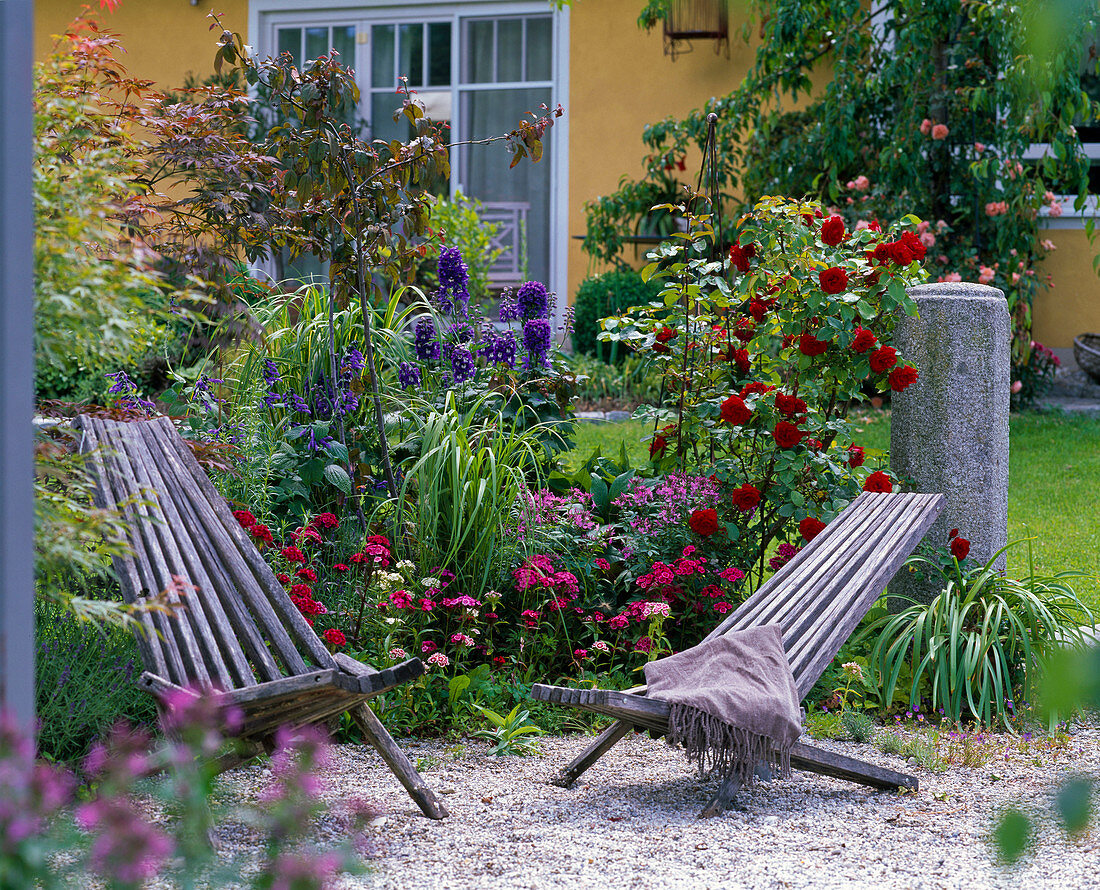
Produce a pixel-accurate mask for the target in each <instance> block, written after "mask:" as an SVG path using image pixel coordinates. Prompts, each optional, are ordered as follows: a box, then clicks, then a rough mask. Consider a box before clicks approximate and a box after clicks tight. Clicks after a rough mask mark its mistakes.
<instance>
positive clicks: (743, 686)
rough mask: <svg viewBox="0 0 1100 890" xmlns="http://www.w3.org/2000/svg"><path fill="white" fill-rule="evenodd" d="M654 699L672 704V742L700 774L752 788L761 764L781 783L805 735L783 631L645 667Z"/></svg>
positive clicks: (732, 637) (743, 636) (737, 634)
mask: <svg viewBox="0 0 1100 890" xmlns="http://www.w3.org/2000/svg"><path fill="white" fill-rule="evenodd" d="M645 679H646V685H647V687H648V690H647V692H646V697H647V698H655V699H660V700H661V701H667V702H669V703H670V704H671V705H672V711H671V713H670V714H669V721H668V722H669V732H668V743H669V744H670V745H676V744H680V745H683V746H684V750H685V752H686V753H687V756H688V759H689V760H691V761H693V762H695V763H696V764H698V767H699V771H700V773H701V774H708V775H709V774H712V773H718V774H719V775H720V776H721V777H722V778H723V779H725V778H728V777H729V776H731V775H737V776H739V777H740V779H741V781H742V783H743V784H745V785H749V784H751V783H752V777H753V770H754V768H755V767H756V764H757V763H759V762H760V761H766V762H767V763H769V764H770V765H771V766H772V767H773V768H774V769H775V770H776V771H777V772H778V774H779V775H781V776H787V775H789V774H790V771H791V757H790V752H791V746H792V745H793V744H794V743H795V742H796V741H798V737H799V735H800V734H801V732H802V720H801V712H800V709H799V704H798V693H797V692H796V691H795V686H794V677H793V676H792V674H791V666H790V664H789V663H788V662H787V656H786V654H785V653H784V651H783V638H782V635H781V634H780V631H779V627H778V625H775V624H769V625H766V626H764V627H754V628H750V629H748V630H739V631H733V632H731V633H728V634H724V635H723V636H720V637H715V638H714V639H713V640H710V641H708V642H705V643H701V644H700V645H698V646H695V647H693V648H691V649H687V650H685V651H683V652H680V653H678V654H676V655H672V656H669V657H668V658H662V659H659V660H657V661H653V662H650V663H649V664H647V665H646V666H645Z"/></svg>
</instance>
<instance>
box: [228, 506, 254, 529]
mask: <svg viewBox="0 0 1100 890" xmlns="http://www.w3.org/2000/svg"><path fill="white" fill-rule="evenodd" d="M233 518H234V519H236V520H237V522H239V523H240V524H241V528H252V526H254V525H255V524H256V517H255V516H253V515H252V514H251V513H250V512H249V511H248V510H234V511H233Z"/></svg>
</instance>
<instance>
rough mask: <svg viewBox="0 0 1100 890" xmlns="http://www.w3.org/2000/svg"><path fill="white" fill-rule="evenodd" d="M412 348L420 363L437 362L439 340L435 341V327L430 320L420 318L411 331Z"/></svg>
mask: <svg viewBox="0 0 1100 890" xmlns="http://www.w3.org/2000/svg"><path fill="white" fill-rule="evenodd" d="M413 348H414V349H415V350H416V357H417V358H418V359H420V361H422V362H434V361H439V340H438V339H436V335H435V325H433V324H432V320H431V319H430V318H427V317H424V318H421V319H420V320H419V321H418V322H417V323H416V327H415V328H414V331H413Z"/></svg>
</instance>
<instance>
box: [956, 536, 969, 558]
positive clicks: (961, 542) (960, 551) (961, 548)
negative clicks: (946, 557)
mask: <svg viewBox="0 0 1100 890" xmlns="http://www.w3.org/2000/svg"><path fill="white" fill-rule="evenodd" d="M969 552H970V542H969V541H968V540H966V538H953V539H952V540H951V555H952V556H953V557H955V559H958V560H963V559H966V555H967V554H968V553H969Z"/></svg>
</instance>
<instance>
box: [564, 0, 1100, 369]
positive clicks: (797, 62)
mask: <svg viewBox="0 0 1100 890" xmlns="http://www.w3.org/2000/svg"><path fill="white" fill-rule="evenodd" d="M671 2H672V0H649V2H647V3H646V4H645V8H644V10H643V12H642V15H641V17H640V19H639V22H640V24H641V25H643V26H645V27H653V26H654V25H655V24H657V23H659V22H660V21H661V20H662V19H663V17H664V15H665V13H666V12H667V10H668V8H669V6H670V4H671ZM751 7H752V10H753V15H754V18H753V19H750V20H749V22H748V23H747V24H746V28H745V32H744V33H745V34H746V35H748V34H749V33H753V32H755V33H756V34H758V36H759V43H757V44H756V49H755V64H754V65H753V67H752V68H751V69H750V70H749V72H748V74H747V75H746V76H745V79H744V80H743V81H742V82H741V83H740V84H737V85H731V86H734V89H733V90H732V92H730V93H729V94H728V95H726V96H720V97H717V98H712V99H710V100H709V101H708V102H707V103H706V105H705V106H704V107H702V108H699V109H696V110H694V111H692V112H691V113H690V114H688V115H687V116H686V117H685V118H683V119H682V120H677V119H674V118H666V119H665V120H662V121H658V122H655V123H654V124H652V125H650V126H648V127H646V129H645V133H644V140H645V143H646V146H647V151H648V158H647V162H646V163H647V171H646V174H645V177H644V178H643V179H642V180H640V181H631V180H630V179H629V178H626V179H624V180H623V182H622V183H620V187H619V189H618V190H617V191H615V192H613V193H612V194H610V195H608V196H606V197H601V198H599V199H598V200H596V201H594V202H592V203H591V204H590V205H589V206H588V235H587V237H586V239H585V249H586V250H588V251H589V253H591V254H592V255H593V256H596V257H598V258H601V259H606V260H611V259H613V258H614V257H615V256H617V254H618V252H619V251H620V250H621V247H622V234H624V233H627V232H630V231H632V229H633V226H634V224H635V220H636V219H637V218H638V216H639V215H640V214H644V213H646V212H647V211H648V210H649V204H650V203H652V202H650V201H646V197H647V196H648V195H649V194H651V192H652V186H653V185H654V184H656V183H659V182H660V181H662V178H663V177H665V176H666V172H665V171H666V170H667V168H668V166H669V165H670V164H672V163H674V162H675V161H676V160H678V159H680V158H682V157H683V156H684V154H685V153H686V152H687V151H688V150H689V149H690V148H691V147H692V146H695V147H697V148H701V147H702V146H703V144H704V141H705V139H706V136H707V123H706V121H707V115H708V114H710V113H712V112H713V113H716V114H717V115H718V117H719V126H718V147H719V150H718V152H717V171H718V176H719V183H718V187H719V188H720V189H721V191H722V192H723V193H729V194H734V193H739V194H740V195H742V196H743V199H744V201H745V202H746V206H751V205H752V203H753V202H755V201H756V200H757V199H759V198H760V196H762V195H768V194H788V195H807V194H808V195H810V196H812V197H814V198H817V199H819V200H821V201H823V202H825V203H826V204H829V205H833V206H834V207H835V208H836V212H837V213H839V214H840V215H841V216H843V217H844V218H845V220H846V222H847V224H848V225H849V226H853V225H855V223H856V222H857V221H858V220H866V221H870V220H873V219H876V218H877V219H880V220H890V219H896V218H899V217H900V216H902V215H904V214H907V213H913V214H915V215H917V216H918V217H919V218H920V219H921V220H923V221H925V226H924V229H923V230H922V231H921V232H919V234H920V235H921V238H922V240H923V241H924V243H925V246H926V247H927V248H928V256H927V260H926V265H927V267H928V269H929V272H930V274H931V275H932V277H934V278H939V279H941V280H954V281H958V280H960V279H962V280H967V281H978V282H981V283H983V284H991V285H994V286H996V287H999V288H1001V289H1002V290H1004V292H1005V294H1006V296H1007V298H1008V303H1009V309H1010V311H1011V312H1012V316H1013V319H1014V324H1015V336H1014V340H1013V353H1012V357H1013V364H1014V367H1015V370H1014V379H1020V374H1021V371H1020V369H1021V368H1023V367H1025V366H1026V365H1027V363H1028V361H1029V355H1030V348H1031V346H1030V344H1031V306H1032V304H1033V302H1034V300H1035V299H1036V297H1038V296H1039V295H1040V294H1041V293H1043V292H1044V291H1045V290H1046V289H1047V288H1048V287H1049V286H1051V284H1050V282H1049V281H1048V280H1046V279H1045V278H1043V277H1042V276H1040V275H1039V274H1038V273H1037V270H1036V264H1037V263H1038V262H1039V261H1040V260H1041V259H1042V258H1043V257H1044V256H1046V255H1047V254H1048V253H1049V252H1050V251H1051V250H1052V249H1054V245H1053V244H1052V243H1051V242H1050V241H1048V240H1046V239H1043V238H1041V237H1040V231H1039V230H1040V226H1041V224H1042V222H1043V216H1044V215H1049V216H1058V215H1060V214H1061V213H1062V212H1063V210H1064V209H1067V208H1065V207H1063V202H1062V201H1061V200H1060V199H1059V196H1064V195H1069V196H1072V198H1071V199H1072V201H1073V203H1074V206H1075V207H1077V208H1078V209H1081V208H1082V207H1083V206H1084V203H1085V200H1086V197H1087V193H1088V169H1089V159H1088V157H1087V154H1086V151H1085V149H1084V147H1083V146H1082V144H1081V138H1080V135H1079V133H1078V127H1080V126H1082V125H1088V124H1091V123H1093V122H1094V121H1095V120H1096V119H1097V116H1098V110H1100V107H1098V104H1097V99H1098V98H1100V93H1097V92H1096V90H1095V84H1096V82H1097V79H1096V71H1097V57H1096V54H1095V53H1093V52H1087V51H1086V46H1087V40H1089V39H1091V38H1090V36H1091V35H1095V33H1096V30H1095V29H1096V27H1097V25H1098V23H1100V7H1097V5H1096V4H1095V3H1083V2H1077V0H1066V2H1061V3H1058V4H1055V5H1051V4H1046V3H1039V2H1003V3H981V2H973V0H943V2H935V3H929V2H927V0H882V2H879V0H876V2H874V3H866V2H864V0H775V2H768V3H753V4H751ZM750 26H751V27H750ZM1086 87H1088V88H1089V89H1088V90H1086ZM1035 145H1039V146H1043V145H1045V146H1047V149H1046V150H1045V151H1044V152H1043V153H1042V157H1041V158H1040V159H1039V160H1035V159H1034V158H1035V155H1034V154H1033V152H1032V146H1035ZM1091 227H1092V221H1091V220H1090V221H1089V223H1088V230H1089V231H1090V233H1091Z"/></svg>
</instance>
